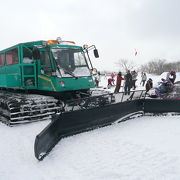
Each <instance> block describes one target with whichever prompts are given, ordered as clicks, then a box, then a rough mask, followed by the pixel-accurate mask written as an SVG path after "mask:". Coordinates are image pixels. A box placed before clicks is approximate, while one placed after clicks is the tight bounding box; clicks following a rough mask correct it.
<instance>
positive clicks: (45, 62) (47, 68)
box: [40, 51, 52, 76]
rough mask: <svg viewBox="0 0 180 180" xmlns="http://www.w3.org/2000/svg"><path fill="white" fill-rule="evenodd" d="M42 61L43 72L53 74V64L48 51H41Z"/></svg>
mask: <svg viewBox="0 0 180 180" xmlns="http://www.w3.org/2000/svg"><path fill="white" fill-rule="evenodd" d="M40 62H41V73H42V74H45V75H48V76H51V75H52V66H51V61H50V58H49V53H48V52H47V51H41V57H40Z"/></svg>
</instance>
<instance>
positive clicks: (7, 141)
mask: <svg viewBox="0 0 180 180" xmlns="http://www.w3.org/2000/svg"><path fill="white" fill-rule="evenodd" d="M46 124H47V122H38V123H34V124H29V125H26V126H19V127H17V128H16V127H15V128H9V127H6V126H4V125H2V126H0V136H1V137H2V138H1V148H0V153H1V156H0V162H1V164H0V179H2V180H14V179H17V180H24V179H27V180H61V179H62V180H84V179H86V180H96V179H97V180H99V179H103V180H116V179H123V180H126V179H127V180H132V179H138V180H139V179H143V180H144V179H147V180H150V179H151V180H152V179H153V180H154V179H157V180H165V179H167V180H173V179H177V180H178V179H180V154H179V152H180V145H179V138H180V120H179V117H175V116H173V117H141V118H137V119H134V120H131V121H127V122H124V123H120V124H115V125H112V126H108V127H105V128H100V129H97V130H94V131H90V132H86V133H82V134H79V135H76V136H72V137H69V138H66V139H63V140H62V141H61V142H60V143H59V144H58V145H57V146H56V147H55V148H54V150H53V151H52V152H51V153H50V154H49V156H47V157H46V158H45V159H44V160H43V161H42V162H38V161H37V160H36V159H35V157H34V155H33V143H34V138H35V135H36V134H37V133H38V132H39V131H40V130H41V129H43V128H44V127H45V126H46Z"/></svg>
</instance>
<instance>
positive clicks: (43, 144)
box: [34, 100, 143, 160]
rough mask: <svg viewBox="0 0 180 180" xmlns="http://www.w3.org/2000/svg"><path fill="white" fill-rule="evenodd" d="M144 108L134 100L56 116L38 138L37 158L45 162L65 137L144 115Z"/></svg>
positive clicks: (36, 142) (141, 103)
mask: <svg viewBox="0 0 180 180" xmlns="http://www.w3.org/2000/svg"><path fill="white" fill-rule="evenodd" d="M142 106H143V101H141V100H134V101H126V102H121V103H117V104H111V105H107V106H103V107H100V108H99V107H97V108H93V109H87V110H78V111H72V112H68V113H63V114H61V115H54V116H53V118H52V119H53V120H52V122H51V123H50V124H49V125H48V126H47V127H46V128H45V129H44V130H43V131H42V132H41V133H40V134H38V135H37V136H36V139H35V144H34V153H35V157H36V158H37V159H38V160H43V158H44V157H45V156H46V155H47V154H48V153H49V152H50V151H51V150H52V148H53V147H54V146H55V145H56V144H57V143H58V142H59V141H60V140H61V139H62V138H64V137H67V136H71V135H74V134H77V133H81V132H84V131H88V130H92V129H95V128H98V127H103V126H107V125H110V124H112V123H114V122H116V121H117V122H121V121H124V120H127V119H128V118H130V117H132V115H136V114H142V113H143V112H142Z"/></svg>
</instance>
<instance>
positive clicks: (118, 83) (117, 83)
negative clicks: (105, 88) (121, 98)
mask: <svg viewBox="0 0 180 180" xmlns="http://www.w3.org/2000/svg"><path fill="white" fill-rule="evenodd" d="M122 80H124V78H123V77H122V74H121V72H119V73H118V75H117V80H116V88H115V90H114V93H119V89H120V88H121V81H122Z"/></svg>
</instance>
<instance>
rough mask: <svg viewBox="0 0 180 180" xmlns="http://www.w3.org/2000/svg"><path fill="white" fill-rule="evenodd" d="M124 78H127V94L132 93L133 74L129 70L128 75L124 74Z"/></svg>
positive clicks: (125, 89)
mask: <svg viewBox="0 0 180 180" xmlns="http://www.w3.org/2000/svg"><path fill="white" fill-rule="evenodd" d="M124 80H125V86H124V92H125V95H126V94H128V95H130V89H131V86H132V75H131V73H130V71H129V70H128V71H127V73H126V75H125V76H124Z"/></svg>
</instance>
